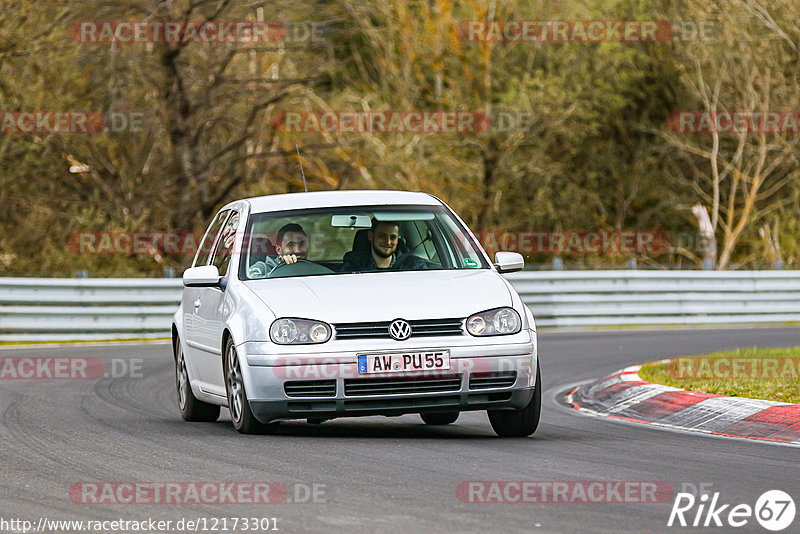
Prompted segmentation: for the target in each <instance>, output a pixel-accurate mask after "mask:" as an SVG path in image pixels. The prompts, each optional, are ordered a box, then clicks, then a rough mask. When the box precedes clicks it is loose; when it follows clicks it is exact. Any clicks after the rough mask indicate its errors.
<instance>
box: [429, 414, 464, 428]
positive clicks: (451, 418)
mask: <svg viewBox="0 0 800 534" xmlns="http://www.w3.org/2000/svg"><path fill="white" fill-rule="evenodd" d="M459 415H460V414H459V413H458V412H428V413H421V414H419V416H420V417H422V420H423V421H424V422H425V424H426V425H437V426H438V425H449V424H450V423H455V422H456V419H458V416H459Z"/></svg>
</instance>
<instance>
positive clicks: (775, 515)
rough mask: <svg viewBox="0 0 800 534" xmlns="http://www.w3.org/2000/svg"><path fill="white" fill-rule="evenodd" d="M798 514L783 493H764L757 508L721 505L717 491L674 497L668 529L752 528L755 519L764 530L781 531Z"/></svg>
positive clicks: (742, 505)
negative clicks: (675, 527) (678, 527)
mask: <svg viewBox="0 0 800 534" xmlns="http://www.w3.org/2000/svg"><path fill="white" fill-rule="evenodd" d="M795 511H796V510H795V504H794V500H793V499H792V498H791V497H790V496H789V494H788V493H786V492H784V491H781V490H769V491H766V492H764V493H763V494H762V495H761V496H760V497H759V498H758V499H757V500H756V503H755V505H754V506H750V505H749V504H745V503H742V504H737V505H732V504H728V503H722V502H720V494H719V492H718V491H716V492H714V493H713V494H711V495H709V494H708V493H703V494H701V495H700V496H699V497H696V496H695V495H694V494H692V493H684V492H681V493H678V494H677V495H676V496H675V502H674V503H673V505H672V511H671V512H670V514H669V520H668V521H667V526H668V527H671V526H673V525H675V526H678V525H680V526H682V527H687V526H688V527H722V526H726V527H733V528H739V527H743V526H745V525H752V520H753V519H754V518H755V520H756V521H757V522H758V524H759V525H761V526H762V527H763V528H765V529H767V530H771V531H773V532H778V531H781V530H784V529H786V528H787V527H789V526H790V525H792V523H793V522H794V517H795Z"/></svg>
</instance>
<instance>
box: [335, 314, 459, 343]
mask: <svg viewBox="0 0 800 534" xmlns="http://www.w3.org/2000/svg"><path fill="white" fill-rule="evenodd" d="M390 322H391V321H379V322H374V323H339V324H335V325H333V326H334V328H335V329H336V339H365V338H371V339H392V336H390V335H389V324H390ZM463 322H464V320H463V319H418V320H414V321H408V324H410V325H411V337H423V336H424V337H428V336H460V335H462V334H463V333H464V329H463V328H462V323H463Z"/></svg>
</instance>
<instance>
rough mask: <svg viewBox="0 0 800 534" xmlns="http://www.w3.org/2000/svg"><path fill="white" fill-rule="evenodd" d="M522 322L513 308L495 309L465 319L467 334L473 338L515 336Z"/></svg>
mask: <svg viewBox="0 0 800 534" xmlns="http://www.w3.org/2000/svg"><path fill="white" fill-rule="evenodd" d="M521 328H522V320H521V319H520V317H519V314H518V313H517V311H516V310H515V309H514V308H496V309H494V310H489V311H485V312H481V313H476V314H475V315H472V316H470V317H469V318H467V332H469V333H470V334H472V335H473V336H502V335H504V334H516V333H517V332H519V331H520V329H521Z"/></svg>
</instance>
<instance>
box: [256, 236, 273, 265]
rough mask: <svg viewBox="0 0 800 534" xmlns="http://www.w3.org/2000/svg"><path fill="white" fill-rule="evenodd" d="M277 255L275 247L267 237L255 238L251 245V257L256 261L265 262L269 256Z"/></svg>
mask: <svg viewBox="0 0 800 534" xmlns="http://www.w3.org/2000/svg"><path fill="white" fill-rule="evenodd" d="M273 254H276V251H275V245H273V244H272V241H270V240H269V238H268V237H267V236H265V235H256V236H253V241H252V242H251V243H250V257H251V258H254V259H255V261H258V260H262V261H263V260H264V259H265V258H266V257H267V256H271V255H273Z"/></svg>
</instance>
